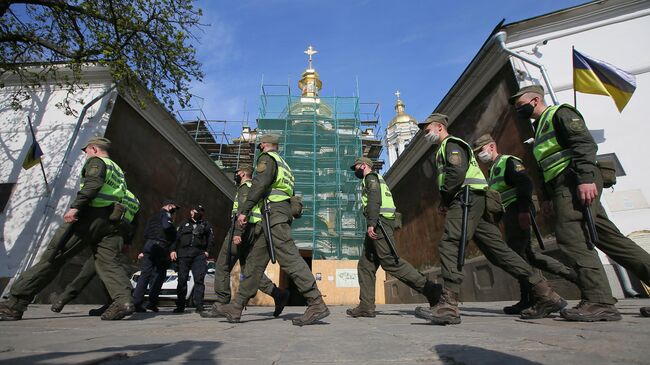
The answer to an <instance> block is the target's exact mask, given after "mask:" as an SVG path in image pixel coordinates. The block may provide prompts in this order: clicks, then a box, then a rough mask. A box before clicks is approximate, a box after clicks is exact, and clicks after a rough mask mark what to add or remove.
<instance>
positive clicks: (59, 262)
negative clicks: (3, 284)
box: [0, 137, 134, 320]
mask: <svg viewBox="0 0 650 365" xmlns="http://www.w3.org/2000/svg"><path fill="white" fill-rule="evenodd" d="M110 146H111V142H110V141H109V140H108V139H106V138H102V137H93V138H91V139H90V140H89V141H88V143H87V144H86V145H85V146H84V148H83V149H82V150H83V151H84V153H85V154H86V156H87V157H88V159H87V160H86V164H85V165H84V167H83V169H82V171H81V189H80V190H79V191H78V192H77V196H76V199H75V200H74V202H73V203H72V205H71V207H70V209H69V210H68V211H67V212H66V213H65V215H64V216H63V220H64V222H65V223H63V224H62V225H61V226H59V228H58V229H57V231H56V233H55V234H54V237H52V240H51V241H50V243H49V244H48V246H47V249H46V250H45V252H44V253H43V256H42V257H41V260H40V261H39V262H38V263H36V264H35V265H34V266H32V267H30V268H29V269H27V270H26V271H24V272H23V273H22V274H21V275H20V277H19V278H18V279H17V280H16V282H15V283H14V285H13V286H12V287H11V290H10V293H11V294H10V296H9V299H8V300H7V301H4V302H2V303H0V320H19V319H21V318H22V316H23V312H24V311H25V310H27V306H28V305H29V303H31V301H32V300H33V299H34V296H35V295H36V294H38V292H40V291H41V290H42V289H43V288H45V287H46V286H47V285H48V284H49V283H50V282H51V281H52V278H53V277H55V276H56V275H57V274H58V272H59V271H60V269H61V267H62V266H63V264H65V262H66V261H67V260H68V259H69V258H71V257H73V256H75V255H77V254H78V253H79V252H81V251H82V250H83V249H84V248H85V247H88V246H90V247H91V249H92V251H93V255H92V258H93V260H94V262H95V269H96V271H97V275H99V278H100V279H101V280H102V282H103V283H104V285H106V289H107V290H108V292H109V294H110V297H111V298H112V299H113V303H112V304H111V305H110V307H109V308H108V309H107V310H106V311H105V312H104V313H103V314H102V316H101V318H102V319H104V320H116V319H122V318H124V317H125V316H127V315H130V314H131V313H133V311H134V306H133V302H132V300H131V282H130V281H129V278H128V276H127V274H126V272H125V271H124V269H123V268H122V266H121V265H120V263H119V255H120V249H121V247H122V236H121V235H120V232H119V229H118V225H119V223H120V222H119V219H120V218H121V214H119V215H120V216H117V217H116V214H113V213H114V206H115V203H117V202H119V201H120V200H122V198H123V197H124V194H125V191H126V183H125V181H124V173H123V172H122V169H121V168H120V167H119V166H118V165H117V164H116V163H115V162H113V161H112V160H111V159H110V158H109V156H108V150H109V149H110ZM60 243H62V246H60Z"/></svg>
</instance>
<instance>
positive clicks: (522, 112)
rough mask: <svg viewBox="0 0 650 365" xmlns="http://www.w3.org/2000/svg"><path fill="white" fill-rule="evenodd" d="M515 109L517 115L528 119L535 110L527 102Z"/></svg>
mask: <svg viewBox="0 0 650 365" xmlns="http://www.w3.org/2000/svg"><path fill="white" fill-rule="evenodd" d="M516 110H517V115H519V116H520V117H521V118H523V119H530V117H531V116H532V115H533V110H535V107H534V106H532V105H531V104H530V103H528V104H524V105H522V106H520V107H518V108H517V109H516Z"/></svg>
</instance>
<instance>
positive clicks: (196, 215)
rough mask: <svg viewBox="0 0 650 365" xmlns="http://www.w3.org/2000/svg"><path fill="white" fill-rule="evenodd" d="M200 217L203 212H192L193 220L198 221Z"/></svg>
mask: <svg viewBox="0 0 650 365" xmlns="http://www.w3.org/2000/svg"><path fill="white" fill-rule="evenodd" d="M201 218H203V214H201V213H194V220H195V221H200V220H201Z"/></svg>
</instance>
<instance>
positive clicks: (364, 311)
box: [345, 303, 377, 318]
mask: <svg viewBox="0 0 650 365" xmlns="http://www.w3.org/2000/svg"><path fill="white" fill-rule="evenodd" d="M345 313H346V314H347V315H348V316H350V317H354V318H356V317H369V318H374V317H375V316H377V312H375V305H374V304H373V305H370V304H364V303H359V305H358V306H356V307H354V308H348V309H347V310H346V311H345Z"/></svg>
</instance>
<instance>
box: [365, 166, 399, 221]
mask: <svg viewBox="0 0 650 365" xmlns="http://www.w3.org/2000/svg"><path fill="white" fill-rule="evenodd" d="M371 174H372V175H376V176H377V177H378V178H379V187H380V189H381V207H380V208H379V215H381V216H382V217H384V218H388V219H395V210H396V209H395V202H394V201H393V194H391V192H390V189H389V188H388V184H386V181H384V178H383V177H382V176H381V175H379V174H378V173H376V172H371V173H370V174H368V175H371ZM368 175H366V177H367V176H368ZM366 177H364V178H363V179H362V180H361V188H362V193H361V204H363V208H364V209H365V208H366V206H367V205H368V195H367V194H366Z"/></svg>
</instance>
